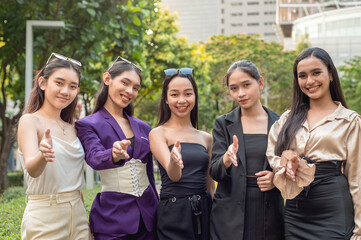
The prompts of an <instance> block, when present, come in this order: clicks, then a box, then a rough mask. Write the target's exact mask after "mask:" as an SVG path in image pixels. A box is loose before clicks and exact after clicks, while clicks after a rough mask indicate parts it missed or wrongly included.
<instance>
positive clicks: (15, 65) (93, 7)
mask: <svg viewBox="0 0 361 240" xmlns="http://www.w3.org/2000/svg"><path fill="white" fill-rule="evenodd" d="M153 9H154V1H152V0H135V1H131V0H121V1H117V0H100V1H99V0H74V1H64V0H58V1H46V0H37V1H35V2H34V1H24V0H17V1H14V0H2V1H1V3H0V49H1V51H0V62H1V68H0V81H1V95H0V136H1V137H0V139H1V144H0V192H2V191H3V190H4V189H5V188H6V186H7V175H6V172H7V167H8V156H9V151H10V150H11V148H12V145H13V143H14V141H15V128H16V124H17V121H18V119H19V117H20V115H21V111H20V109H21V108H22V107H23V105H24V79H25V77H24V76H25V73H24V72H25V71H24V70H25V26H26V20H63V21H65V29H61V30H59V29H57V30H49V29H35V30H34V65H35V67H34V68H35V69H40V67H41V66H43V65H44V64H45V62H46V60H47V57H48V56H49V55H50V53H51V52H59V53H61V54H64V55H66V56H68V57H71V58H74V59H78V60H80V61H81V62H82V63H83V68H82V72H83V76H84V77H83V79H82V82H81V92H80V95H81V96H82V97H83V99H84V102H85V107H86V108H85V109H86V113H89V109H90V102H91V100H92V98H93V96H94V93H95V91H96V89H97V85H98V81H97V79H100V78H101V73H103V72H104V71H105V70H106V69H107V67H108V65H109V63H110V62H111V61H112V60H113V59H114V58H115V57H116V56H117V55H122V56H124V57H126V58H128V59H130V60H132V61H136V62H139V61H140V60H141V59H142V52H143V45H142V44H141V43H142V42H143V41H144V39H143V36H144V34H145V30H146V29H147V26H146V24H145V21H144V18H145V15H149V13H150V12H151V11H153Z"/></svg>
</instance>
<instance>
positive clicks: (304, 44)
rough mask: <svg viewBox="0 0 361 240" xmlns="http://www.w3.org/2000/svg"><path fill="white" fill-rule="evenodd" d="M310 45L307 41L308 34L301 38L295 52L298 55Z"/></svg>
mask: <svg viewBox="0 0 361 240" xmlns="http://www.w3.org/2000/svg"><path fill="white" fill-rule="evenodd" d="M311 46H312V44H311V42H310V41H309V40H308V33H306V34H305V35H302V36H301V40H300V42H299V43H298V44H297V45H296V52H297V54H300V53H301V52H302V51H303V50H304V49H306V48H309V47H311Z"/></svg>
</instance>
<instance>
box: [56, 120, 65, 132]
mask: <svg viewBox="0 0 361 240" xmlns="http://www.w3.org/2000/svg"><path fill="white" fill-rule="evenodd" d="M55 122H56V124H58V125H59V127H60V128H61V130H63V135H66V132H65V125H64V126H61V124H60V123H59V122H58V120H55Z"/></svg>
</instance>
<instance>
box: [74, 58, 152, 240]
mask: <svg viewBox="0 0 361 240" xmlns="http://www.w3.org/2000/svg"><path fill="white" fill-rule="evenodd" d="M141 71H142V70H141V69H140V68H139V67H138V66H136V65H135V64H134V63H132V62H130V61H128V60H126V59H124V58H122V57H118V58H117V59H116V60H115V61H114V63H113V64H112V66H110V68H109V69H108V71H107V72H105V73H104V74H103V83H102V85H101V88H100V89H99V92H98V95H97V98H96V100H95V108H94V111H93V114H91V115H89V116H87V117H85V118H83V119H81V120H79V121H77V122H76V124H75V126H76V128H77V130H78V137H79V139H80V140H81V142H82V144H83V146H84V150H85V154H86V156H85V160H86V162H87V163H88V164H89V165H90V166H91V167H92V168H93V169H95V170H97V171H98V172H99V175H100V179H101V184H102V190H101V193H98V194H97V196H96V198H95V199H94V202H93V205H92V208H91V211H90V217H89V218H90V219H89V222H90V228H91V231H92V233H93V236H94V238H95V239H147V240H148V239H154V227H155V226H154V225H155V215H156V210H157V205H158V195H157V192H156V188H155V183H154V176H153V162H152V154H151V152H150V148H149V141H148V134H149V132H150V130H151V128H150V127H149V125H147V124H146V123H144V122H142V121H140V120H139V119H137V118H135V117H132V114H133V106H132V105H131V103H132V101H133V100H134V99H135V98H136V97H137V95H138V90H139V88H140V84H141V81H142V76H141Z"/></svg>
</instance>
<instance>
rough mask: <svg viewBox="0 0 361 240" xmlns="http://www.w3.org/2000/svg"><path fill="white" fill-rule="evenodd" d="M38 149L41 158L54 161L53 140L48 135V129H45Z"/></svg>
mask: <svg viewBox="0 0 361 240" xmlns="http://www.w3.org/2000/svg"><path fill="white" fill-rule="evenodd" d="M39 150H40V152H41V154H42V158H43V159H44V160H45V161H47V162H54V158H55V155H54V151H53V140H52V138H51V135H50V129H46V131H45V138H43V140H41V142H40V146H39Z"/></svg>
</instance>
